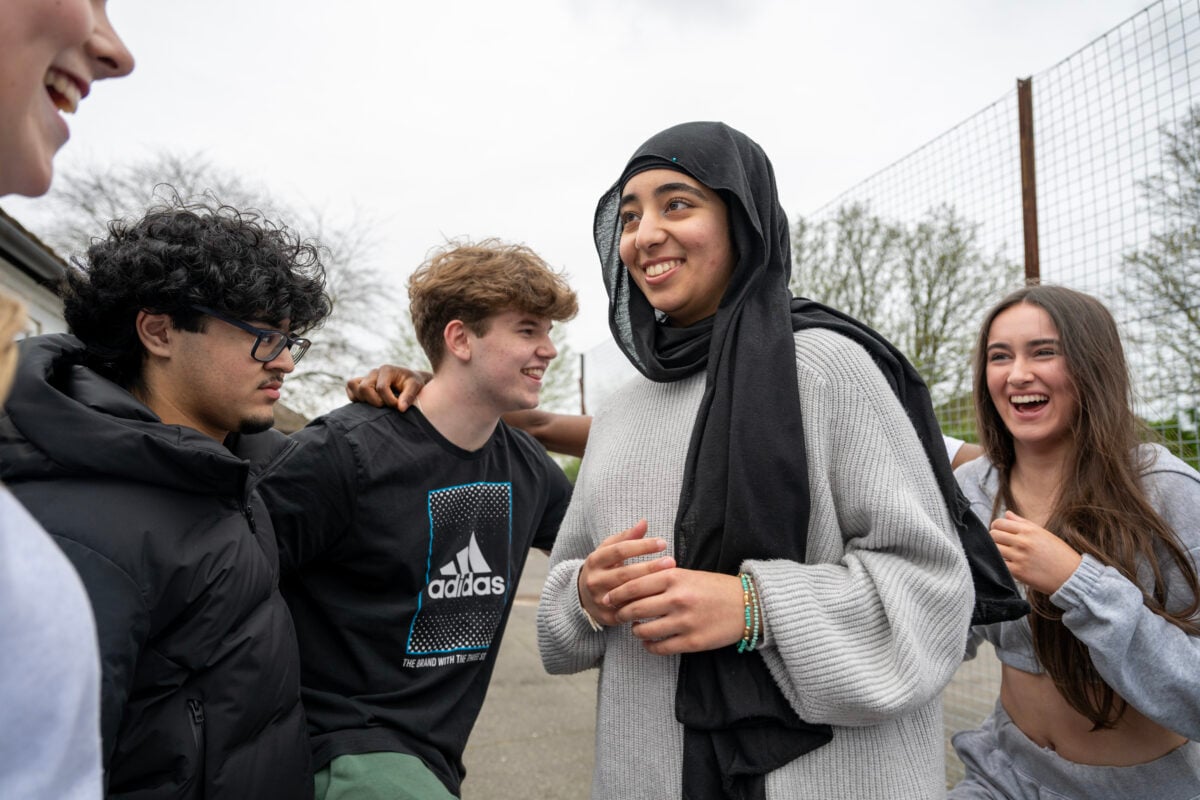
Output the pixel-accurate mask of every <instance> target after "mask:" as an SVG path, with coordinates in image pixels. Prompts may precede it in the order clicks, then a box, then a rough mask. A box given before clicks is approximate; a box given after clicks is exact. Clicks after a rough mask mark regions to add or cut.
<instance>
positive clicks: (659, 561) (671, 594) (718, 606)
mask: <svg viewBox="0 0 1200 800" xmlns="http://www.w3.org/2000/svg"><path fill="white" fill-rule="evenodd" d="M647 530H648V525H647V523H646V521H645V520H641V521H640V522H638V523H637V524H636V525H634V526H633V527H631V528H627V529H625V530H623V531H621V532H620V533H617V534H614V535H612V536H610V537H608V538H607V539H605V540H604V541H602V542H601V543H600V544H599V545H598V546H597V547H596V549H595V550H593V551H592V553H591V554H590V555H589V556H588V557H587V559H585V560H584V562H583V567H582V568H581V569H580V571H579V585H578V588H579V601H580V603H582V605H583V607H584V609H585V610H586V611H587V613H588V614H590V615H591V616H592V618H593V619H595V620H596V621H597V622H599V623H600V624H601V625H606V626H610V627H611V626H617V625H623V624H625V623H631V625H630V630H631V632H632V633H633V635H634V636H635V637H637V638H638V639H640V640H642V646H643V647H644V648H645V649H646V650H647V651H648V652H651V653H654V654H656V655H672V654H675V653H695V652H699V651H702V650H713V649H715V648H718V647H724V646H726V645H730V644H734V643H736V642H738V641H740V640H741V638H742V632H743V630H744V628H745V605H744V603H743V601H742V583H741V581H740V580H739V579H738V578H737V577H736V576H734V575H725V574H723V573H719V572H706V571H702V570H690V569H683V568H681V567H678V566H676V564H675V559H674V558H672V557H671V556H668V555H658V556H657V557H656V558H648V559H644V560H634V559H638V558H639V556H653V555H655V554H660V553H662V552H663V551H664V550H666V547H667V543H666V542H665V541H663V540H662V539H658V538H654V537H651V538H646V532H647Z"/></svg>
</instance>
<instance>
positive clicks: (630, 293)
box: [593, 122, 1028, 800]
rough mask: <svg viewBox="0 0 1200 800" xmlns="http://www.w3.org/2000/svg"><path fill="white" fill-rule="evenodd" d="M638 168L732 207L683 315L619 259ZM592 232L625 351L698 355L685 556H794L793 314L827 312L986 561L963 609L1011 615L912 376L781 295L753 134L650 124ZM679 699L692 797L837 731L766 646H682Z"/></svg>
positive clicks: (994, 616)
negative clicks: (623, 211) (692, 311)
mask: <svg viewBox="0 0 1200 800" xmlns="http://www.w3.org/2000/svg"><path fill="white" fill-rule="evenodd" d="M649 169H672V170H676V171H679V172H683V173H685V174H687V175H690V176H691V177H692V178H694V179H695V180H697V181H699V182H700V183H702V184H704V185H705V186H707V187H709V188H710V189H713V190H715V191H717V192H718V193H719V194H720V196H721V198H722V199H723V200H724V202H725V204H726V206H727V207H728V210H729V226H730V232H731V236H732V239H733V246H734V250H735V252H736V257H737V264H736V266H735V267H734V270H733V273H732V276H731V277H730V281H729V285H728V287H727V288H726V290H725V294H724V296H723V297H722V299H721V302H720V306H719V308H718V309H717V313H716V314H715V315H714V316H713V317H711V318H709V319H707V320H703V321H702V322H698V323H696V324H694V325H691V326H689V327H686V328H673V327H670V326H668V325H666V324H664V323H663V322H662V321H660V319H659V317H658V314H657V312H656V311H655V310H654V309H653V308H652V307H651V306H650V303H649V301H648V300H647V299H646V297H645V295H644V294H643V293H642V292H641V290H640V289H639V288H638V286H637V284H636V283H634V282H633V281H632V280H631V279H630V276H629V273H628V271H627V270H626V268H625V266H624V265H623V264H622V263H621V259H620V253H619V245H620V239H621V225H620V222H619V219H618V210H619V207H620V201H621V192H622V190H623V188H624V186H625V183H626V182H627V181H628V180H629V178H630V177H632V176H633V175H636V174H637V173H639V172H643V171H646V170H649ZM593 234H594V237H595V241H596V248H597V250H598V252H599V254H600V261H601V264H602V266H603V269H604V282H605V285H606V287H607V289H608V295H609V323H610V326H611V328H612V331H613V335H614V336H615V337H616V340H617V343H618V345H619V346H620V347H621V349H622V351H624V353H625V355H626V357H628V358H629V360H630V361H631V362H632V363H633V365H634V366H635V367H637V369H638V370H639V371H641V372H642V373H643V374H644V375H645V376H646V377H648V378H650V379H651V380H654V381H660V382H667V381H675V380H680V379H682V378H685V377H687V376H689V375H693V374H695V373H696V372H699V371H701V370H704V371H706V375H707V380H706V384H705V390H704V395H703V397H702V399H701V402H700V408H699V411H698V412H697V415H696V422H695V426H694V428H693V430H692V436H691V441H690V443H689V448H688V455H687V460H686V464H685V467H684V477H683V487H682V490H681V492H680V498H679V511H678V514H677V516H676V520H675V556H676V560H677V561H678V563H679V564H680V566H682V567H685V568H688V569H700V570H710V571H714V572H723V573H727V574H731V575H735V574H737V572H738V570H739V568H740V565H741V563H742V562H743V561H744V560H746V559H765V558H784V559H788V560H791V561H796V562H804V561H805V558H806V554H807V538H808V517H809V493H808V461H807V455H806V450H805V445H804V427H803V422H802V419H801V414H800V404H799V388H798V385H797V381H796V356H795V340H794V337H793V330H799V329H801V328H807V327H825V328H831V329H834V330H836V331H837V332H839V333H841V334H842V335H845V336H848V337H850V338H852V339H854V340H855V341H857V342H859V343H860V344H862V345H863V346H864V347H865V348H866V349H867V351H868V352H869V353H870V354H871V355H872V357H873V358H874V359H875V360H876V363H877V364H879V366H880V368H881V370H882V371H883V374H884V375H885V377H887V379H888V381H889V383H890V384H891V386H892V388H893V390H894V391H895V392H896V394H897V396H898V397H899V399H900V401H901V402H902V403H903V404H904V405H905V408H906V410H907V411H908V414H909V418H910V419H912V420H913V424H914V427H915V428H916V429H917V432H918V433H919V434H920V436H921V438H922V441H923V443H924V445H925V450H926V453H927V454H929V457H930V461H931V463H932V464H933V467H934V471H935V473H936V475H937V478H938V484H939V488H940V489H941V490H942V493H943V495H944V496H945V497H946V498H947V504H948V506H949V508H950V509H951V513H952V515H953V516H954V518H955V522H956V523H957V524H958V526H959V531H960V534H961V535H962V536H963V539H964V545H967V549H968V554H969V555H970V552H971V550H972V549H974V550H977V551H978V553H977V555H976V560H978V559H980V558H981V559H982V561H983V564H982V566H977V564H976V563H974V562H973V563H972V573H973V578H974V579H975V583H976V593H977V595H979V594H980V591H981V587H980V582H981V581H982V582H983V583H984V584H985V586H984V587H983V596H981V597H979V598H978V599H977V603H976V613H975V615H974V619H973V620H972V621H973V622H976V623H979V622H983V621H998V620H999V619H1013V618H1016V617H1018V616H1020V615H1021V614H1023V613H1025V611H1027V610H1028V609H1027V606H1025V605H1024V603H1023V601H1022V600H1021V599H1020V597H1019V595H1018V594H1017V591H1016V587H1015V585H1014V584H1013V582H1012V578H1011V576H1009V574H1008V571H1007V569H1006V568H1005V567H1004V564H1003V561H1002V560H1001V559H1000V556H999V553H998V552H996V549H995V545H994V544H993V543H992V540H991V537H990V536H989V535H988V533H987V530H986V529H985V528H983V526H982V524H981V523H979V521H978V519H976V518H975V516H974V515H973V514H970V513H969V509H968V505H967V503H966V501H965V499H964V498H963V497H962V494H961V492H960V491H959V490H958V486H957V484H956V483H955V481H954V477H953V474H952V473H951V471H950V465H949V462H948V460H947V458H946V452H945V447H944V445H943V443H942V439H941V436H940V431H939V429H938V427H937V422H936V419H935V418H934V415H933V406H932V403H931V401H930V398H929V393H928V390H927V389H926V388H925V385H924V383H923V381H922V380H921V378H920V376H919V375H917V373H916V371H915V370H914V369H913V367H912V366H911V365H910V364H909V363H908V362H907V361H906V360H905V359H904V357H903V356H902V355H901V354H900V353H899V352H898V351H896V350H895V348H893V347H892V346H891V345H890V344H888V343H887V342H886V340H884V339H883V338H882V337H880V336H879V335H878V334H876V333H875V332H874V331H871V330H870V329H868V328H866V327H865V326H863V325H861V323H858V322H857V321H855V320H853V319H852V318H850V317H847V316H845V315H842V314H840V313H838V312H835V311H833V310H831V309H827V308H825V307H824V306H821V305H820V304H817V303H813V302H812V301H808V300H803V299H799V298H796V299H793V298H792V296H791V292H790V291H789V289H788V281H789V278H790V275H791V250H790V245H789V233H788V222H787V217H786V215H785V214H784V212H783V209H782V207H781V206H780V204H779V198H778V193H777V191H776V187H775V174H774V170H773V169H772V167H771V162H770V161H769V160H768V159H767V156H766V154H765V153H764V152H763V150H762V148H760V147H759V146H758V145H757V144H756V143H755V142H753V141H752V140H750V139H749V138H748V137H746V136H745V135H744V134H742V133H740V132H739V131H736V130H734V129H733V128H730V127H729V126H727V125H725V124H723V123H719V122H691V123H684V124H682V125H677V126H675V127H673V128H669V129H667V130H665V131H663V132H662V133H659V134H657V135H656V136H654V137H652V138H651V139H650V140H649V141H647V142H646V143H645V144H643V145H642V146H641V147H640V148H638V150H637V152H636V153H634V155H633V158H631V159H630V161H629V163H628V164H627V165H626V167H625V170H624V172H623V173H622V174H621V177H620V178H619V179H618V180H617V182H616V183H615V184H614V185H613V187H612V188H611V189H609V191H608V192H606V193H605V194H604V196H603V197H601V199H600V202H599V204H598V206H597V209H596V216H595V221H594V227H593ZM738 387H743V388H742V390H741V391H740V392H739V391H738ZM968 519H969V520H971V521H973V522H974V530H972V529H971V528H970V525H969V523H968ZM980 537H982V539H980ZM979 601H982V603H983V605H982V606H981V605H980V602H979ZM981 609H982V611H985V612H987V613H981ZM675 714H676V717H677V718H678V719H679V721H680V722H681V723H682V724H683V725H684V758H683V790H684V792H683V794H684V797H685V798H687V799H688V800H700V799H703V800H708V798H726V797H730V798H764V797H765V786H766V774H767V773H768V772H771V771H773V770H775V769H778V768H779V767H781V766H783V765H784V764H787V763H788V762H790V761H792V760H793V759H795V758H797V757H799V756H801V755H803V754H804V753H807V752H809V751H811V750H813V749H816V748H818V747H821V746H822V745H824V744H826V743H828V742H829V741H830V739H831V738H832V730H831V728H830V727H829V726H828V725H818V724H811V723H808V722H805V721H804V720H801V719H800V718H799V716H797V714H796V712H795V710H794V709H793V708H792V707H791V705H790V704H789V703H788V702H787V700H786V698H784V696H783V694H782V692H781V691H780V689H779V687H778V686H777V685H776V683H775V681H774V679H773V678H772V677H771V675H770V672H769V671H768V669H767V667H766V663H765V662H764V661H763V660H762V658H761V657H759V656H758V655H756V654H753V653H751V654H749V655H745V654H740V653H738V652H737V651H736V648H734V647H732V646H731V647H724V648H720V649H718V650H710V651H706V652H701V653H689V654H685V655H684V656H683V657H682V658H681V660H680V669H679V683H678V687H677V690H676V705H675Z"/></svg>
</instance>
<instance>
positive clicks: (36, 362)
mask: <svg viewBox="0 0 1200 800" xmlns="http://www.w3.org/2000/svg"><path fill="white" fill-rule="evenodd" d="M20 350H21V356H20V361H19V362H18V365H17V376H16V380H15V381H14V388H13V393H12V396H11V397H10V398H9V400H8V402H7V403H6V410H7V412H8V413H7V414H6V415H5V416H4V417H3V418H0V478H3V479H4V481H5V482H9V481H20V480H37V479H53V478H60V477H69V476H76V475H92V476H94V475H105V476H108V477H111V478H117V479H127V480H135V481H141V482H146V483H153V484H157V485H159V486H164V487H168V488H172V489H179V490H182V491H193V492H198V493H201V494H219V495H225V496H234V497H241V496H242V495H243V494H244V492H245V488H246V482H247V479H248V478H249V464H248V463H247V462H246V461H245V460H243V459H241V458H238V457H237V456H236V455H234V454H233V453H231V452H230V451H229V450H228V449H227V448H225V447H224V446H222V445H221V443H220V442H216V441H214V440H213V439H212V438H211V437H208V436H205V435H204V434H202V433H200V432H199V431H196V430H193V429H191V428H186V427H183V426H179V425H164V424H163V423H162V421H161V420H159V418H158V416H157V415H156V414H155V413H154V412H153V411H151V410H150V409H149V408H147V407H146V406H145V405H143V404H142V403H140V402H139V401H138V400H137V399H136V398H135V397H134V396H133V395H131V394H130V393H129V392H127V391H125V390H124V389H122V388H121V387H119V386H117V385H116V384H115V383H113V382H111V381H109V380H107V379H106V378H103V377H101V376H100V375H98V374H97V373H96V372H94V371H92V370H91V369H89V368H87V367H85V366H83V365H82V364H81V363H80V362H81V361H82V359H83V355H84V347H83V343H82V342H80V341H79V340H78V339H76V338H75V337H74V336H70V335H67V334H54V335H50V336H36V337H33V338H30V339H26V340H24V341H23V342H22V343H21V348H20Z"/></svg>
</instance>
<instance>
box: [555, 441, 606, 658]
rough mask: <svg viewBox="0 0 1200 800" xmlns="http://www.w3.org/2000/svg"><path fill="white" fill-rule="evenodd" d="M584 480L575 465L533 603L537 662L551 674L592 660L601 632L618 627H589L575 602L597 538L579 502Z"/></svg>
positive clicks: (599, 654) (600, 649)
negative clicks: (566, 501) (581, 572)
mask: <svg viewBox="0 0 1200 800" xmlns="http://www.w3.org/2000/svg"><path fill="white" fill-rule="evenodd" d="M584 458H585V459H586V458H587V456H586V455H585V456H584ZM584 481H586V475H585V470H583V469H582V468H581V469H580V471H579V483H577V484H576V491H575V493H574V495H573V497H574V499H573V500H572V502H571V504H570V506H569V507H568V508H567V513H566V516H565V517H564V518H563V521H562V525H561V526H560V527H559V529H558V539H557V541H555V543H554V549H553V551H551V553H550V567H549V571H548V572H547V574H546V582H545V583H544V584H543V586H542V599H541V602H540V603H538V614H537V631H538V650H539V651H540V652H541V656H542V666H543V667H545V669H546V672H549V673H550V674H551V675H565V674H569V673H573V672H580V671H582V670H585V669H589V668H591V667H595V666H598V665H599V664H600V661H601V659H603V658H604V644H605V636H606V635H607V633H608V632H609V631H613V630H619V629H617V628H611V629H610V628H605V629H603V630H600V631H593V630H592V627H591V625H590V624H589V623H588V621H587V617H586V616H584V613H583V606H582V605H581V604H580V602H579V588H578V581H579V570H580V568H581V567H582V566H583V561H584V559H586V558H587V557H588V555H589V554H590V553H591V552H592V550H594V549H595V547H596V545H597V544H598V542H597V541H596V540H595V537H593V536H592V533H591V530H590V528H589V526H588V524H587V519H586V514H584V510H583V508H582V505H583V503H582V502H581V498H582V497H583V496H584V493H583V483H584Z"/></svg>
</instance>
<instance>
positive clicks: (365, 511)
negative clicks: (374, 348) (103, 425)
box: [261, 404, 571, 795]
mask: <svg viewBox="0 0 1200 800" xmlns="http://www.w3.org/2000/svg"><path fill="white" fill-rule="evenodd" d="M293 439H295V440H296V441H297V442H299V447H297V448H296V449H295V450H294V451H293V452H292V453H291V454H290V455H289V456H288V457H287V458H286V459H284V460H283V463H282V464H281V465H280V466H279V467H278V468H276V469H274V470H272V471H271V472H270V473H269V474H267V475H266V476H264V478H263V483H262V487H261V488H262V492H263V495H264V497H265V498H266V500H267V505H268V507H269V508H270V509H271V514H272V520H273V521H274V523H275V532H276V535H277V536H278V538H279V551H280V560H281V562H282V566H283V572H284V576H285V577H284V580H283V582H282V589H283V594H284V597H285V598H286V599H287V601H288V604H289V606H290V607H291V610H292V615H293V617H294V618H295V622H296V632H297V635H298V637H299V641H300V659H301V665H302V674H301V683H302V686H303V697H304V706H305V709H306V711H307V713H308V723H309V733H310V735H311V736H312V740H313V760H314V763H313V767H314V769H320V768H321V767H323V766H324V765H325V764H326V763H328V762H329V761H330V759H332V758H334V757H335V756H339V755H345V754H352V753H366V752H375V751H393V752H405V753H410V754H412V755H416V756H419V757H420V758H422V759H423V760H424V761H425V763H426V764H427V765H428V766H429V767H430V769H432V770H433V771H434V772H435V773H436V774H437V775H438V776H439V777H440V778H441V779H442V781H443V782H444V783H445V784H446V787H447V788H448V789H449V790H450V791H451V792H453V793H454V794H456V795H457V794H459V783H460V782H461V780H462V775H463V765H462V751H463V748H464V747H465V746H466V742H467V736H468V735H469V734H470V732H471V728H472V727H473V726H474V724H475V718H476V717H477V716H478V714H479V709H480V707H481V706H482V705H483V699H484V695H485V694H486V692H487V685H488V681H489V680H490V679H491V674H492V668H493V667H494V666H495V661H496V654H497V651H498V649H499V646H500V635H501V633H502V632H503V631H504V624H505V622H506V621H507V619H508V613H509V610H510V609H511V608H512V601H513V595H514V592H515V591H516V588H517V580H518V579H519V578H520V575H521V570H522V568H523V567H524V566H525V557H526V555H527V554H528V552H529V549H530V548H531V547H538V548H542V549H547V550H548V549H550V547H551V546H552V545H553V544H554V537H555V535H556V534H557V532H558V526H559V523H560V522H561V521H562V517H563V514H564V513H565V511H566V508H567V503H568V500H569V499H570V492H571V487H570V484H569V483H568V481H567V479H566V476H565V475H563V472H562V470H561V469H559V467H558V465H557V464H555V463H554V461H553V460H552V459H551V458H550V457H549V456H547V455H546V453H545V451H544V450H543V449H542V448H541V446H540V445H539V444H537V443H536V442H535V441H534V440H533V439H532V437H530V436H528V435H527V434H525V433H523V432H521V431H517V430H513V429H511V428H509V427H508V426H506V425H505V424H504V423H500V424H499V425H498V426H497V428H496V432H495V433H494V434H493V435H492V437H491V439H490V440H489V441H488V443H487V444H486V445H485V446H484V447H483V448H481V449H479V450H477V451H474V452H468V451H466V450H463V449H461V448H459V447H456V446H455V445H453V444H451V443H450V442H449V441H447V440H446V439H445V438H443V437H442V436H441V435H440V434H439V433H438V432H437V431H436V430H435V429H434V428H433V426H431V425H430V424H429V422H428V421H427V420H426V419H425V418H424V416H422V415H421V413H420V412H419V411H418V410H416V409H412V410H410V411H408V412H407V413H404V414H399V413H397V412H395V411H393V410H390V409H376V408H372V407H369V406H365V405H362V404H352V405H349V406H345V407H343V408H340V409H338V410H337V411H334V412H332V413H330V414H328V415H326V416H324V417H322V418H320V419H317V420H315V421H314V422H313V423H312V424H311V425H309V426H308V427H307V428H305V429H304V430H302V431H300V432H298V433H296V434H295V435H294V436H293Z"/></svg>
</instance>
